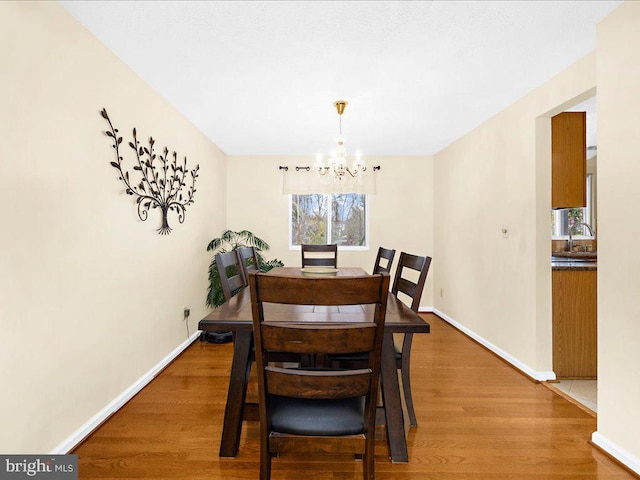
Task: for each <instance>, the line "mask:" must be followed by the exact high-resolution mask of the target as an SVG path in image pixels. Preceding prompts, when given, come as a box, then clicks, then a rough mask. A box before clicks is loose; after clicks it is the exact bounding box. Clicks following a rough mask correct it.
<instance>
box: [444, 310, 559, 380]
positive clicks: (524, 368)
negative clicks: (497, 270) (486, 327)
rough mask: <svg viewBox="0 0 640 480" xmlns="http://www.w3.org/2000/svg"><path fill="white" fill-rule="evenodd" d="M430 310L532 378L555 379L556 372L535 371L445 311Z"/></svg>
mask: <svg viewBox="0 0 640 480" xmlns="http://www.w3.org/2000/svg"><path fill="white" fill-rule="evenodd" d="M432 311H433V313H435V314H436V315H438V316H439V317H441V318H442V319H443V320H445V321H446V322H447V323H450V324H451V325H453V326H454V327H455V328H457V329H458V330H460V331H461V332H463V333H465V334H466V335H468V336H469V337H471V338H473V339H474V340H475V341H476V342H478V343H479V344H480V345H482V346H483V347H486V348H487V349H489V350H491V351H492V352H493V353H495V354H496V355H498V356H499V357H500V358H502V359H503V360H506V361H507V362H509V363H510V364H511V365H513V366H514V367H515V368H517V369H518V370H520V371H521V372H523V373H524V374H525V375H527V376H529V377H531V378H533V379H534V380H538V381H540V382H544V381H547V380H555V379H556V374H555V373H553V372H552V371H549V372H544V371H543V372H539V371H536V370H534V369H533V368H531V367H529V366H528V365H525V364H524V363H522V362H521V361H520V360H518V359H517V358H515V357H513V356H511V355H509V354H508V353H507V352H505V351H504V350H502V349H500V348H499V347H497V346H495V345H494V344H493V343H491V342H489V341H488V340H486V339H485V338H483V337H481V336H480V335H478V334H476V333H475V332H473V331H471V330H469V329H468V328H467V327H465V326H464V325H461V324H460V323H458V322H456V321H455V320H454V319H453V318H451V317H450V316H449V315H447V314H446V313H443V312H441V311H439V310H438V309H436V308H433V309H432Z"/></svg>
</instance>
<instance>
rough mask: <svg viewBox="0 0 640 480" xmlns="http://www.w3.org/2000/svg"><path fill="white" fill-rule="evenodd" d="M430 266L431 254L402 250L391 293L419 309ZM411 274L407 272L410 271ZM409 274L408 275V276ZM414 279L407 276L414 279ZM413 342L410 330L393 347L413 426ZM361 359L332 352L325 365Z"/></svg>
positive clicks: (355, 362) (354, 363) (347, 364)
mask: <svg viewBox="0 0 640 480" xmlns="http://www.w3.org/2000/svg"><path fill="white" fill-rule="evenodd" d="M430 265H431V257H419V256H416V255H411V254H409V253H405V252H401V253H400V260H399V261H398V266H397V268H396V275H395V278H394V280H393V286H392V287H391V292H392V293H393V294H394V295H395V296H396V297H398V298H399V299H400V300H401V301H403V302H404V301H405V300H403V296H404V295H406V296H407V297H408V299H409V300H410V301H411V310H413V311H414V312H416V313H417V312H418V307H420V299H421V298H422V290H424V284H425V281H426V279H427V274H428V273H429V266H430ZM412 270H413V271H414V272H413V273H409V272H410V271H412ZM408 277H409V278H408ZM416 277H417V280H416V281H413V280H411V279H410V278H416ZM412 341H413V334H412V333H405V334H404V337H403V339H402V346H401V347H400V348H399V347H398V346H396V350H395V357H396V369H397V370H399V371H400V375H401V378H402V391H403V395H404V400H405V405H406V407H407V414H408V416H409V423H410V424H411V426H412V427H417V426H418V420H417V419H416V412H415V409H414V407H413V395H412V393H411V371H410V365H411V343H412ZM362 363H363V358H362V357H361V356H360V355H358V354H350V355H331V356H329V359H328V364H329V365H331V366H332V367H336V368H337V367H343V368H344V367H349V368H355V367H357V366H358V365H362Z"/></svg>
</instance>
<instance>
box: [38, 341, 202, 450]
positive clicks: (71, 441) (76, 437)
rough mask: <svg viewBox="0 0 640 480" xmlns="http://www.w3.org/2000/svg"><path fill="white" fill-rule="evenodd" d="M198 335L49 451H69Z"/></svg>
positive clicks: (179, 347)
mask: <svg viewBox="0 0 640 480" xmlns="http://www.w3.org/2000/svg"><path fill="white" fill-rule="evenodd" d="M199 336H200V331H197V332H195V333H194V334H193V335H191V336H190V337H189V338H188V339H187V340H185V341H184V342H182V343H181V344H180V345H178V346H177V347H176V348H175V349H174V350H173V351H172V352H171V353H169V355H167V356H166V357H165V358H163V359H162V360H161V361H160V363H158V364H157V365H155V366H154V367H153V368H152V369H151V370H149V371H148V372H147V373H145V374H144V375H143V376H142V377H140V378H139V379H138V380H136V382H134V383H133V385H131V386H130V387H129V388H127V389H126V390H125V391H124V392H122V393H121V394H120V395H118V396H117V397H116V398H115V399H114V400H113V401H112V402H110V403H109V404H108V405H107V406H106V407H104V408H103V409H102V410H100V411H99V412H98V413H96V414H95V415H94V416H93V417H91V418H90V419H89V420H88V421H87V422H86V423H85V424H84V425H82V426H81V427H80V428H79V429H78V430H76V431H75V432H73V433H72V434H71V435H70V436H69V437H68V438H67V439H66V440H64V441H63V442H62V443H60V445H58V446H57V447H56V448H54V449H53V450H52V451H51V452H50V453H51V454H52V455H64V454H66V453H68V452H70V451H71V450H72V449H73V448H74V447H75V446H76V445H78V444H79V443H80V442H81V441H82V440H84V439H85V437H87V436H88V435H89V434H90V433H91V432H93V430H95V428H96V427H98V426H99V425H100V424H101V423H102V422H104V421H105V420H106V419H107V418H109V416H110V415H112V414H113V413H114V412H115V411H117V410H118V409H120V408H121V407H122V406H123V405H124V404H125V403H127V402H128V401H129V400H131V398H133V396H134V395H135V394H136V393H138V392H139V391H140V390H142V389H143V388H144V387H145V386H146V385H147V384H148V383H149V382H150V381H151V380H153V379H154V378H155V376H156V375H157V374H158V373H159V372H160V371H161V370H162V369H163V368H164V367H166V366H167V365H168V364H169V363H171V361H172V360H173V359H174V358H176V357H177V356H178V355H180V353H182V351H183V350H184V349H185V348H187V347H188V346H189V345H191V344H192V343H193V341H194V340H196V339H197V338H198V337H199Z"/></svg>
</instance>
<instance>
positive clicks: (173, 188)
mask: <svg viewBox="0 0 640 480" xmlns="http://www.w3.org/2000/svg"><path fill="white" fill-rule="evenodd" d="M100 114H101V115H102V118H104V119H105V120H106V121H107V122H108V123H109V130H107V131H106V132H105V134H106V135H107V136H108V137H111V140H112V141H113V145H112V148H113V149H114V150H115V153H116V161H115V162H111V166H112V167H113V168H115V169H116V170H118V174H119V177H118V180H121V181H122V183H124V186H125V192H126V193H127V194H128V195H131V196H134V197H136V204H137V205H138V217H139V218H140V220H142V221H143V222H144V221H145V220H146V219H147V217H148V216H149V210H150V209H152V208H159V209H160V210H161V211H162V226H161V227H160V228H158V233H159V234H161V235H168V234H169V233H171V227H169V223H168V221H167V214H168V213H169V212H176V213H177V214H178V221H179V222H180V223H183V222H184V218H185V214H186V207H187V206H188V205H191V204H192V203H193V194H194V193H196V189H195V185H196V178H198V170H199V169H200V165H199V164H198V165H196V168H194V169H193V170H190V171H188V170H187V157H184V162H182V164H181V165H178V155H177V154H176V152H172V153H171V155H169V149H168V148H167V147H164V150H163V152H162V154H160V155H157V154H156V153H155V152H154V150H153V146H154V144H155V140H154V139H153V138H152V137H149V147H143V146H141V145H140V142H139V141H138V137H137V135H136V129H135V128H134V129H133V142H129V147H131V149H132V150H133V151H134V152H135V157H136V161H135V165H134V166H133V170H134V171H136V172H139V178H140V180H139V181H137V180H136V181H134V180H132V178H131V176H130V175H129V172H128V171H127V170H124V169H123V166H122V160H123V159H122V155H121V153H120V144H121V143H122V137H120V136H118V129H117V128H114V127H113V124H112V123H111V120H110V119H109V115H107V110H106V109H105V108H103V109H102V110H101V111H100ZM156 160H159V161H158V162H156ZM187 172H188V173H189V174H190V175H191V185H190V186H189V187H188V188H187V191H186V193H183V192H182V189H183V188H184V187H186V186H187V183H186V181H185V180H186V179H187Z"/></svg>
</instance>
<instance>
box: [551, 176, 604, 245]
mask: <svg viewBox="0 0 640 480" xmlns="http://www.w3.org/2000/svg"><path fill="white" fill-rule="evenodd" d="M592 178H593V175H592V174H588V175H587V191H586V193H587V206H586V207H577V208H562V209H558V210H552V211H551V236H552V238H554V239H558V240H560V239H566V238H569V232H571V235H572V236H574V237H582V236H584V237H589V238H591V237H593V236H594V235H593V234H592V232H590V231H589V229H588V228H587V227H585V226H584V224H585V223H587V224H588V225H589V227H595V225H594V224H593V215H592V211H593V189H592ZM592 229H593V228H592Z"/></svg>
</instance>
